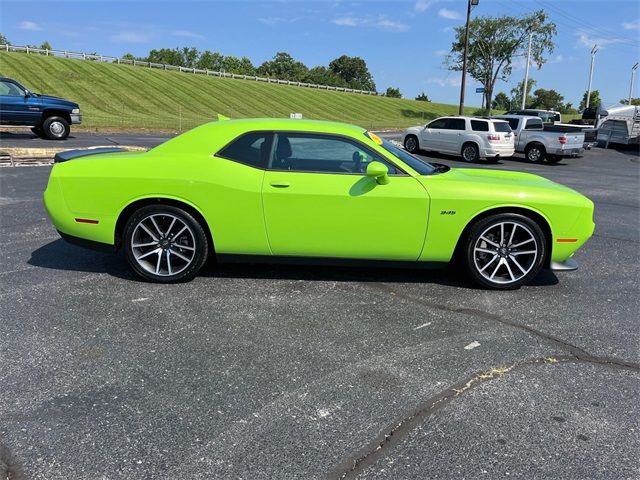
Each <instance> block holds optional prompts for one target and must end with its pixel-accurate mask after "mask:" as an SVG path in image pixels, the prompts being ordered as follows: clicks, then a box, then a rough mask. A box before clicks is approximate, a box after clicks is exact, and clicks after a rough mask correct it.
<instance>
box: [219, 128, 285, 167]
mask: <svg viewBox="0 0 640 480" xmlns="http://www.w3.org/2000/svg"><path fill="white" fill-rule="evenodd" d="M272 136H273V135H272V134H271V133H266V132H250V133H246V134H244V135H242V136H240V137H238V138H236V139H235V140H234V141H232V142H231V143H230V144H228V145H227V146H226V147H224V148H223V149H222V150H220V151H219V152H218V154H217V156H219V157H223V158H226V159H228V160H233V161H235V162H239V163H244V164H245V165H249V166H252V167H256V168H262V169H265V168H267V163H268V162H269V153H270V151H271V137H272Z"/></svg>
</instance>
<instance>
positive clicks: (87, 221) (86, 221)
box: [76, 218, 98, 225]
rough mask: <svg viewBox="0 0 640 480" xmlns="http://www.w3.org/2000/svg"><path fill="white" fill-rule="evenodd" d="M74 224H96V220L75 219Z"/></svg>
mask: <svg viewBox="0 0 640 480" xmlns="http://www.w3.org/2000/svg"><path fill="white" fill-rule="evenodd" d="M76 222H78V223H91V224H94V225H95V224H96V223H98V220H91V219H90V218H76Z"/></svg>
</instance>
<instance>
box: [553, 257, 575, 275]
mask: <svg viewBox="0 0 640 480" xmlns="http://www.w3.org/2000/svg"><path fill="white" fill-rule="evenodd" d="M577 269H578V262H576V261H575V260H574V259H573V258H567V259H566V260H565V261H564V262H551V270H553V271H554V272H572V271H573V270H577Z"/></svg>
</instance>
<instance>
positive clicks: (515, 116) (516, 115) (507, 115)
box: [496, 113, 542, 121]
mask: <svg viewBox="0 0 640 480" xmlns="http://www.w3.org/2000/svg"><path fill="white" fill-rule="evenodd" d="M496 118H498V119H506V118H524V119H531V118H533V119H536V120H540V121H542V119H541V118H540V117H538V116H536V115H518V114H515V113H509V114H504V115H496Z"/></svg>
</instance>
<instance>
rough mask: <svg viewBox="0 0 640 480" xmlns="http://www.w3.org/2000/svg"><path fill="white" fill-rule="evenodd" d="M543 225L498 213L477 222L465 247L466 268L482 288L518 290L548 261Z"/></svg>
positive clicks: (520, 217)
mask: <svg viewBox="0 0 640 480" xmlns="http://www.w3.org/2000/svg"><path fill="white" fill-rule="evenodd" d="M545 248H546V247H545V241H544V234H543V232H542V230H541V229H540V226H539V225H538V224H537V223H536V222H534V221H533V220H531V219H530V218H528V217H525V216H523V215H518V214H497V215H492V216H490V217H487V218H484V219H482V220H480V221H478V222H477V223H476V224H475V225H474V226H473V227H472V228H471V231H470V232H469V235H468V237H467V240H466V244H465V258H466V264H467V269H468V270H469V273H470V274H471V277H472V278H473V279H474V280H475V281H476V282H477V283H479V284H480V285H482V286H484V287H488V288H492V289H498V290H508V289H514V288H518V287H520V286H521V285H524V284H525V283H527V282H529V281H530V280H531V279H533V278H534V277H535V276H536V275H537V274H538V272H539V271H540V269H541V268H542V263H543V261H544V258H545V254H546V252H545Z"/></svg>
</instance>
